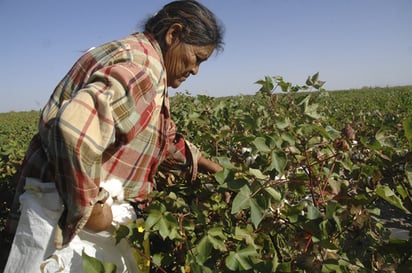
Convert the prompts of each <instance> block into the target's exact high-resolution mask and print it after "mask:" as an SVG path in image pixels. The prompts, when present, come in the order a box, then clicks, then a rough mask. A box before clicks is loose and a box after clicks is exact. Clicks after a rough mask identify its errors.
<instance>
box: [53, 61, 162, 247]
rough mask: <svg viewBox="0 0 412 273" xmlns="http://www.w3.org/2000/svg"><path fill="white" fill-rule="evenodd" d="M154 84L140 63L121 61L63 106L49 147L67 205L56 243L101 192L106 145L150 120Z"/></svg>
mask: <svg viewBox="0 0 412 273" xmlns="http://www.w3.org/2000/svg"><path fill="white" fill-rule="evenodd" d="M152 87H153V85H152V83H151V81H150V77H149V76H148V75H147V73H145V72H144V71H143V70H142V69H141V68H139V67H138V66H137V65H134V64H132V63H124V64H116V65H113V66H110V67H105V68H102V69H100V70H98V71H96V72H95V73H94V74H93V75H92V76H91V77H90V80H89V82H88V84H87V85H86V86H85V87H84V88H83V89H81V90H79V91H78V92H77V94H76V95H75V96H74V97H73V98H72V99H70V100H68V101H66V102H65V103H64V104H63V105H62V107H61V108H60V111H59V113H58V114H57V116H56V118H55V120H53V122H52V128H51V129H50V133H49V136H48V137H49V140H48V141H49V143H50V145H49V147H48V151H47V152H48V156H49V160H51V162H53V165H54V168H55V174H56V177H55V179H56V184H57V187H58V189H59V192H60V194H61V196H62V199H63V203H64V206H65V209H64V212H63V214H62V216H61V218H60V220H59V227H58V230H57V232H56V238H55V241H56V246H57V247H62V246H64V245H66V244H68V243H69V242H70V241H71V240H72V238H73V237H74V236H75V235H76V234H77V232H78V231H79V230H80V229H81V228H83V227H84V225H85V224H86V223H87V220H88V218H89V217H90V214H91V212H92V209H93V205H94V204H95V203H96V202H97V201H99V198H101V196H100V195H101V191H100V192H99V184H100V171H101V165H102V154H103V152H104V151H105V149H106V148H108V147H109V146H110V145H111V144H113V143H115V142H116V141H118V139H117V136H118V134H119V133H120V134H121V136H122V137H121V141H122V142H123V143H124V142H128V141H130V140H131V139H132V138H133V137H134V136H135V135H136V134H138V133H139V132H140V131H141V130H143V129H144V127H145V126H146V125H147V121H146V120H145V118H144V117H147V115H148V114H150V111H153V109H154V105H153V104H154V102H153V100H152V99H151V98H152V97H153V94H152V93H154V92H155V91H153V88H152ZM136 109H139V111H136ZM143 113H144V114H143Z"/></svg>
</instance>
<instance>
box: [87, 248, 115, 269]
mask: <svg viewBox="0 0 412 273" xmlns="http://www.w3.org/2000/svg"><path fill="white" fill-rule="evenodd" d="M82 261H83V270H84V272H85V273H116V265H115V264H113V263H106V262H101V261H100V260H98V259H96V258H94V257H91V256H89V255H87V254H86V252H84V250H83V251H82Z"/></svg>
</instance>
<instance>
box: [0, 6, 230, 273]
mask: <svg viewBox="0 0 412 273" xmlns="http://www.w3.org/2000/svg"><path fill="white" fill-rule="evenodd" d="M222 46H223V40H222V28H221V26H220V25H219V24H218V22H217V20H216V18H215V16H214V15H213V13H212V12H210V11H209V10H208V9H207V8H206V7H204V6H203V5H201V4H199V3H198V2H196V1H175V2H171V3H169V4H167V5H165V6H164V7H163V8H162V9H161V10H160V11H159V12H158V13H157V14H155V15H154V16H153V17H151V18H149V19H148V21H147V22H146V24H145V31H144V32H142V33H134V34H132V35H130V36H127V37H125V38H123V39H119V40H116V41H113V42H110V43H106V44H104V45H102V46H99V47H97V48H94V49H91V50H90V51H88V52H86V53H85V54H84V55H83V56H82V57H80V59H79V60H78V61H77V62H76V63H75V64H74V66H73V67H72V69H71V70H70V71H69V72H68V74H67V75H66V76H65V77H64V78H63V80H62V81H61V82H60V83H59V84H58V86H57V87H56V89H55V90H54V92H53V94H52V96H51V97H50V100H49V101H48V103H47V104H46V106H45V107H44V109H43V111H42V114H41V118H40V122H39V133H38V134H37V135H36V136H35V137H34V138H33V140H32V142H31V144H30V147H29V149H28V152H27V154H26V158H25V161H24V163H23V168H22V174H21V178H20V180H19V184H18V187H17V194H16V196H17V197H18V198H19V200H20V212H21V216H20V220H19V224H18V227H17V231H16V235H15V239H14V242H13V246H12V249H11V252H10V256H9V260H8V263H7V266H6V269H5V272H13V273H14V272H39V271H40V269H41V271H42V272H55V271H58V270H61V271H59V272H82V271H80V270H82V269H81V260H79V259H81V251H82V250H83V249H85V250H90V251H91V252H92V254H89V253H88V255H93V256H96V257H98V258H101V257H103V258H108V259H111V258H112V259H114V261H111V262H114V263H117V266H118V272H136V271H137V269H136V268H134V265H133V264H132V263H130V259H129V257H127V255H128V253H129V251H128V248H127V246H125V245H121V244H120V245H119V246H114V242H113V240H111V239H112V238H111V236H110V230H112V229H113V225H116V224H117V223H119V222H121V221H120V220H118V219H120V218H126V219H134V217H135V215H132V214H133V213H130V212H131V206H130V205H129V202H132V203H133V204H134V206H136V205H140V206H144V205H145V203H146V202H147V200H146V199H147V198H146V197H147V194H148V193H149V192H151V191H152V190H153V189H154V188H155V187H156V184H155V181H154V176H155V173H156V170H157V169H158V167H160V166H162V168H168V169H169V170H170V171H180V172H182V174H184V175H186V177H187V178H188V179H189V180H193V179H194V178H195V177H196V174H197V170H198V169H199V170H202V171H206V172H217V171H220V170H221V169H222V167H221V166H220V165H218V164H217V163H214V162H212V161H210V160H208V159H206V158H204V157H202V156H201V155H200V152H199V151H198V149H197V148H196V147H195V146H193V145H192V144H190V143H189V142H187V141H186V140H184V138H183V137H182V136H181V135H179V134H177V133H176V131H175V125H174V123H173V122H172V121H171V119H170V110H169V97H168V93H167V87H169V86H170V87H172V88H177V87H178V86H179V85H180V84H181V83H182V82H183V81H185V80H186V79H187V78H188V77H189V76H190V75H191V74H192V75H196V74H197V72H198V70H199V65H200V64H201V63H202V62H203V61H205V60H207V59H208V58H209V56H210V55H211V54H212V53H213V51H214V50H221V49H222ZM107 181H121V182H120V183H121V185H122V187H121V190H122V192H121V198H118V199H119V200H120V204H119V206H117V209H116V211H115V210H114V209H113V208H112V207H111V206H110V205H109V204H107V202H106V200H107V199H108V198H110V199H112V198H114V197H115V196H110V191H112V192H113V188H112V189H110V187H103V184H104V183H105V182H107ZM21 193H23V194H21ZM112 195H113V194H112ZM119 196H120V195H119ZM119 196H117V197H119ZM16 203H18V202H16ZM120 206H123V207H120ZM113 207H114V206H113ZM122 208H123V209H122ZM118 211H123V213H124V212H126V214H128V213H129V215H127V216H126V217H123V216H122V215H116V214H118ZM108 234H109V235H108ZM102 238H103V239H102ZM113 248H117V249H121V250H119V251H117V252H116V251H115V250H113ZM110 249H111V250H110ZM105 251H106V252H107V251H109V252H110V253H109V254H105V253H104V252H105ZM86 252H87V251H86ZM99 253H100V254H102V255H100V254H99ZM115 254H117V256H118V257H117V258H116V257H112V256H116V255H115ZM99 255H100V256H99ZM129 255H130V254H129ZM79 263H80V264H79Z"/></svg>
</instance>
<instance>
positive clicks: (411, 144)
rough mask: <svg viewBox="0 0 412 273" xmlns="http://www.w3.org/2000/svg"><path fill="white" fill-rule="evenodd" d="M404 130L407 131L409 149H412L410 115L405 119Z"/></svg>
mask: <svg viewBox="0 0 412 273" xmlns="http://www.w3.org/2000/svg"><path fill="white" fill-rule="evenodd" d="M403 130H404V131H405V137H406V139H407V140H408V142H409V149H411V150H412V116H409V117H408V118H406V119H405V120H404V121H403Z"/></svg>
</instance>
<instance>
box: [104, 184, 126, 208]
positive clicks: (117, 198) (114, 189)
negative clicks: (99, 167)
mask: <svg viewBox="0 0 412 273" xmlns="http://www.w3.org/2000/svg"><path fill="white" fill-rule="evenodd" d="M100 187H102V188H104V189H105V190H106V191H107V192H108V193H109V194H110V197H109V198H108V199H107V204H109V203H110V202H111V203H112V204H113V202H118V203H121V202H123V201H124V189H123V183H122V182H121V181H120V180H118V179H110V180H107V181H102V182H100ZM110 199H111V200H110ZM109 205H110V204H109Z"/></svg>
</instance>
